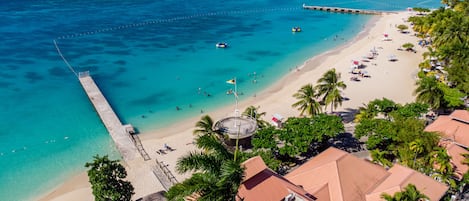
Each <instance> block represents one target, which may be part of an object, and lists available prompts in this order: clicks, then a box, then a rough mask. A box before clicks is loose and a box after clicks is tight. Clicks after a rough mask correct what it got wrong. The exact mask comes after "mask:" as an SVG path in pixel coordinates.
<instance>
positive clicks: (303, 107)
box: [292, 84, 321, 116]
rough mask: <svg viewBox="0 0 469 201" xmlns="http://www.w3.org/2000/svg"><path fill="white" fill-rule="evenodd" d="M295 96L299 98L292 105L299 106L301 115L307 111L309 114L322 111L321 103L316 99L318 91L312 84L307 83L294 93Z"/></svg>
mask: <svg viewBox="0 0 469 201" xmlns="http://www.w3.org/2000/svg"><path fill="white" fill-rule="evenodd" d="M293 97H295V98H296V99H298V101H297V102H296V103H294V104H293V105H292V107H295V108H298V109H299V110H300V116H302V115H303V114H304V113H306V114H307V115H309V116H314V115H316V114H319V113H320V112H321V105H320V104H319V102H318V101H316V97H317V95H316V92H315V91H314V88H313V85H312V84H307V85H305V86H303V87H301V89H300V90H299V91H298V92H296V93H295V94H293Z"/></svg>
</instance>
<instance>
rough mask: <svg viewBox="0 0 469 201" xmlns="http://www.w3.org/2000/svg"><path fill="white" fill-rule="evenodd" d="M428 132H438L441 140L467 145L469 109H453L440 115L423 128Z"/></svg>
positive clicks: (468, 141) (468, 138)
mask: <svg viewBox="0 0 469 201" xmlns="http://www.w3.org/2000/svg"><path fill="white" fill-rule="evenodd" d="M425 131H428V132H438V133H439V134H440V135H441V137H442V140H444V141H451V142H455V143H457V144H459V145H460V146H464V147H466V148H468V147H469V111H467V110H455V111H454V112H453V113H451V114H450V115H440V116H438V118H437V119H436V120H435V121H434V122H433V123H431V124H430V125H428V126H427V127H426V128H425Z"/></svg>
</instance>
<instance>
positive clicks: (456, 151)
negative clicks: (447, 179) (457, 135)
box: [440, 143, 469, 180]
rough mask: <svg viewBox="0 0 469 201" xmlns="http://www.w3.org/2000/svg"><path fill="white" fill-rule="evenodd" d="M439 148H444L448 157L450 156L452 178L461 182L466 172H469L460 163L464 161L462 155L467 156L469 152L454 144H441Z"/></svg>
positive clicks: (465, 166) (467, 167)
mask: <svg viewBox="0 0 469 201" xmlns="http://www.w3.org/2000/svg"><path fill="white" fill-rule="evenodd" d="M440 144H441V143H440ZM440 146H442V147H444V148H445V149H446V151H447V152H448V155H449V156H451V164H452V165H453V168H454V176H455V177H456V178H457V179H458V180H461V179H462V178H463V176H464V174H465V173H466V172H467V170H469V166H468V165H466V164H463V163H462V161H464V159H465V157H464V155H465V154H469V151H467V149H465V148H462V147H461V146H459V145H457V144H455V143H446V144H441V145H440Z"/></svg>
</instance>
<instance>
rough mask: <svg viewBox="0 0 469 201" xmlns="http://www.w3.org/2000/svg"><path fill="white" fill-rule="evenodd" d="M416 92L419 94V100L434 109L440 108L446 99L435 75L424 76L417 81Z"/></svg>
mask: <svg viewBox="0 0 469 201" xmlns="http://www.w3.org/2000/svg"><path fill="white" fill-rule="evenodd" d="M414 93H415V94H416V95H417V97H416V100H417V102H420V103H426V104H428V105H430V107H431V108H432V109H439V108H440V106H442V103H443V101H444V98H443V96H444V92H443V90H441V89H440V87H438V80H436V78H435V77H424V78H423V79H420V80H419V81H417V88H416V89H415V91H414Z"/></svg>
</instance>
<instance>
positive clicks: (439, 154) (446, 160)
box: [430, 147, 456, 188]
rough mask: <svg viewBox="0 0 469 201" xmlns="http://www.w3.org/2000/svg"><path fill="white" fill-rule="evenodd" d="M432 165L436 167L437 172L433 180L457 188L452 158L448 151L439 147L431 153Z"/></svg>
mask: <svg viewBox="0 0 469 201" xmlns="http://www.w3.org/2000/svg"><path fill="white" fill-rule="evenodd" d="M430 156H432V158H430V163H431V164H432V165H433V166H434V167H436V172H435V173H434V174H433V175H432V177H433V178H436V179H438V180H440V181H441V182H444V183H446V184H448V185H449V186H450V187H452V188H455V187H456V182H455V181H454V179H453V178H452V177H453V175H454V168H453V165H452V164H451V156H449V155H448V152H447V151H446V149H444V148H441V147H437V148H435V150H434V151H433V152H432V153H430Z"/></svg>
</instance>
